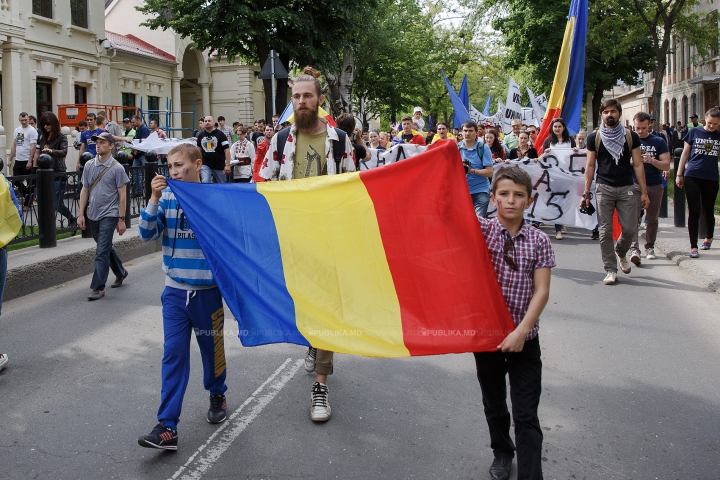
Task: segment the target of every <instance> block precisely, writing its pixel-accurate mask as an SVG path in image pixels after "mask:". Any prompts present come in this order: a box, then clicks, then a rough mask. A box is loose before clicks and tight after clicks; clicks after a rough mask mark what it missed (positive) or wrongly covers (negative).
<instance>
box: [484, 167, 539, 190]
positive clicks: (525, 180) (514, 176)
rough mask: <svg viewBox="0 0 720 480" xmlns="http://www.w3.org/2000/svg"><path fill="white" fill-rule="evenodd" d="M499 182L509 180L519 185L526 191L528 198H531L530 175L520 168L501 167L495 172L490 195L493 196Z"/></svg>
mask: <svg viewBox="0 0 720 480" xmlns="http://www.w3.org/2000/svg"><path fill="white" fill-rule="evenodd" d="M500 180H510V181H511V182H513V183H515V184H516V185H521V186H523V187H525V189H527V193H528V197H532V188H533V187H532V179H531V178H530V174H529V173H527V172H526V171H525V170H523V169H522V168H520V167H501V168H500V169H498V171H497V172H495V176H494V177H493V180H492V193H493V195H494V194H495V190H496V189H497V185H498V183H500Z"/></svg>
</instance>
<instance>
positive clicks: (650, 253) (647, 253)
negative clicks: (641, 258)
mask: <svg viewBox="0 0 720 480" xmlns="http://www.w3.org/2000/svg"><path fill="white" fill-rule="evenodd" d="M645 258H647V259H648V260H655V259H656V258H657V257H656V256H655V249H654V248H648V249H647V250H646V251H645Z"/></svg>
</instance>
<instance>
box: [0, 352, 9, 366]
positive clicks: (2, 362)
mask: <svg viewBox="0 0 720 480" xmlns="http://www.w3.org/2000/svg"><path fill="white" fill-rule="evenodd" d="M9 361H10V360H9V359H8V356H7V355H5V354H4V353H0V370H2V369H3V368H5V366H6V365H7V364H8V362H9Z"/></svg>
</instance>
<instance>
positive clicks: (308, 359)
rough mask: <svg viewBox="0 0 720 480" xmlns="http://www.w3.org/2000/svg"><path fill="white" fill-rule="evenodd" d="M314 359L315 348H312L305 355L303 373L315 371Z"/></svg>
mask: <svg viewBox="0 0 720 480" xmlns="http://www.w3.org/2000/svg"><path fill="white" fill-rule="evenodd" d="M316 358H317V348H313V347H310V348H308V351H307V353H306V354H305V371H306V372H314V371H315V359H316Z"/></svg>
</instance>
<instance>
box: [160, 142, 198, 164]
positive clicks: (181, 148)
mask: <svg viewBox="0 0 720 480" xmlns="http://www.w3.org/2000/svg"><path fill="white" fill-rule="evenodd" d="M170 155H180V156H182V157H183V158H184V159H185V160H190V161H191V162H194V161H196V160H198V159H201V158H202V152H201V151H200V148H199V147H197V146H196V145H193V144H192V143H181V144H180V145H176V146H174V147H173V148H172V149H171V150H170V151H169V152H168V154H167V156H168V157H170Z"/></svg>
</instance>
